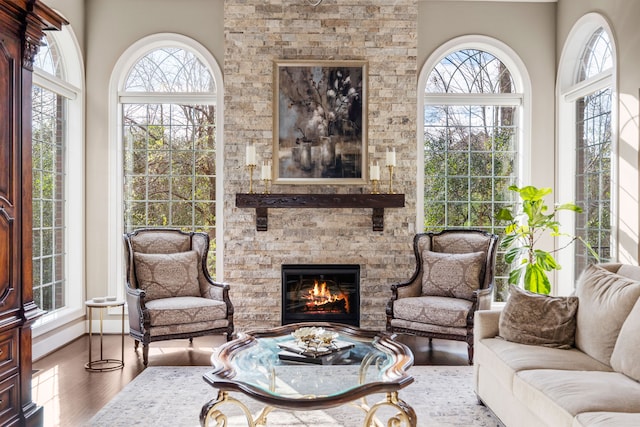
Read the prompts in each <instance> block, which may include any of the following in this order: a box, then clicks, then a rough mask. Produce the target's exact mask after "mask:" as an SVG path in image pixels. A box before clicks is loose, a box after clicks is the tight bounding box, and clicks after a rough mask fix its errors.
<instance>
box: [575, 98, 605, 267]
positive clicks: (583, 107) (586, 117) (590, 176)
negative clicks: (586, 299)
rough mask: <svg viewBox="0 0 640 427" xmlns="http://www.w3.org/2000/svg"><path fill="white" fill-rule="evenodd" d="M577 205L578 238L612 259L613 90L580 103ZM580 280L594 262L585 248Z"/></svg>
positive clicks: (580, 253)
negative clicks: (578, 210)
mask: <svg viewBox="0 0 640 427" xmlns="http://www.w3.org/2000/svg"><path fill="white" fill-rule="evenodd" d="M576 108H577V113H576V117H578V122H577V124H576V136H577V141H576V204H577V205H578V206H580V207H582V209H583V215H578V217H577V220H576V231H575V233H576V235H577V236H579V237H581V238H583V239H584V240H585V241H586V242H588V243H589V244H590V245H591V247H592V248H593V250H594V251H595V252H596V253H597V254H598V256H599V257H600V261H609V260H610V257H611V241H610V239H611V90H610V89H605V90H600V91H597V92H595V93H593V94H591V95H588V96H586V97H584V98H581V99H579V100H578V101H577V102H576ZM575 246H576V247H575V257H576V263H575V270H574V272H575V274H576V277H578V275H579V274H580V273H581V272H582V271H583V270H584V268H585V267H586V266H587V265H588V264H589V263H592V262H594V261H595V260H594V258H593V257H592V256H591V254H590V253H589V251H588V249H587V248H585V247H584V246H583V245H575Z"/></svg>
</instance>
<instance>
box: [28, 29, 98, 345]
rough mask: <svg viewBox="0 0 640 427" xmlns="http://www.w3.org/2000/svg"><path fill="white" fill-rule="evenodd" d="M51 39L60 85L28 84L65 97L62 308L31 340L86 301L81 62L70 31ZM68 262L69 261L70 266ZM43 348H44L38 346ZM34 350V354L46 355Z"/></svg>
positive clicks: (39, 80) (48, 80)
mask: <svg viewBox="0 0 640 427" xmlns="http://www.w3.org/2000/svg"><path fill="white" fill-rule="evenodd" d="M47 37H49V38H51V39H53V40H55V42H56V44H57V46H58V48H59V52H58V53H59V54H60V61H62V63H63V68H64V70H65V74H66V76H65V80H64V81H63V80H61V79H59V78H57V77H55V76H52V75H50V74H49V73H46V72H43V71H41V70H39V69H37V68H35V67H34V70H33V84H34V85H37V86H40V87H43V88H45V89H48V90H51V91H53V92H55V93H57V94H60V95H62V96H63V97H65V98H66V122H65V134H64V139H65V165H64V167H65V173H66V182H65V189H64V192H65V206H64V212H65V229H66V231H65V273H64V274H65V284H66V286H65V307H63V308H61V309H59V310H55V311H53V312H51V313H47V314H45V315H44V316H42V317H40V318H39V319H38V320H37V321H36V322H35V323H34V325H33V332H32V333H33V335H32V336H33V338H36V337H39V336H41V335H43V334H46V333H47V332H50V331H52V330H55V329H57V328H59V327H61V326H64V325H65V324H68V323H70V322H72V321H74V320H76V319H78V318H80V317H82V316H84V300H85V298H84V296H85V286H84V285H85V262H84V260H85V244H84V241H85V227H84V223H85V208H84V207H85V190H84V188H85V185H84V182H85V180H84V177H85V174H84V173H85V162H84V151H85V150H84V65H83V64H84V61H83V58H82V54H81V51H80V46H79V44H78V40H77V38H76V36H75V34H74V33H73V31H72V29H71V27H70V26H64V27H63V28H62V29H61V31H51V32H47ZM71 260H73V262H71ZM43 345H44V347H47V346H48V345H49V344H48V343H45V344H43ZM48 349H49V348H48V347H47V348H46V349H44V348H43V349H40V348H39V347H38V348H36V346H34V349H33V354H34V356H37V355H38V354H40V353H46V352H48Z"/></svg>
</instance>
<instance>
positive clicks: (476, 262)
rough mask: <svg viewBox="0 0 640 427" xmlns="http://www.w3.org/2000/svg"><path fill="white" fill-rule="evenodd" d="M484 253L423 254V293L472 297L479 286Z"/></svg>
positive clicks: (429, 252) (428, 252) (427, 252)
mask: <svg viewBox="0 0 640 427" xmlns="http://www.w3.org/2000/svg"><path fill="white" fill-rule="evenodd" d="M484 258H485V255H484V252H470V253H462V254H452V253H441V252H431V251H424V252H423V253H422V270H423V271H422V295H429V296H439V297H453V298H463V299H471V298H472V296H473V292H474V291H475V290H477V289H479V288H480V275H481V274H482V267H483V265H484Z"/></svg>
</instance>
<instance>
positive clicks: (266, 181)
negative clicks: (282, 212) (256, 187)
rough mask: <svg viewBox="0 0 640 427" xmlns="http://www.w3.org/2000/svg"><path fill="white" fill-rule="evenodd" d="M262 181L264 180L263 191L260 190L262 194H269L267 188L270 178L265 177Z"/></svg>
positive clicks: (269, 191)
mask: <svg viewBox="0 0 640 427" xmlns="http://www.w3.org/2000/svg"><path fill="white" fill-rule="evenodd" d="M262 181H264V191H263V192H262V194H271V190H270V189H269V185H270V184H271V180H270V179H269V178H265V179H263V180H262Z"/></svg>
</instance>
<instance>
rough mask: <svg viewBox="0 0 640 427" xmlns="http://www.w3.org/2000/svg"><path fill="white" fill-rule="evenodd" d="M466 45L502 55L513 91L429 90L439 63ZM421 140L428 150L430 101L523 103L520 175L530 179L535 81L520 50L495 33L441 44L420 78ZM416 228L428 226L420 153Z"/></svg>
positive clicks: (420, 146) (421, 147)
mask: <svg viewBox="0 0 640 427" xmlns="http://www.w3.org/2000/svg"><path fill="white" fill-rule="evenodd" d="M463 49H478V50H482V51H485V52H488V53H490V54H492V55H493V56H495V57H496V58H498V59H499V60H500V61H502V63H503V64H504V65H505V66H506V67H507V68H508V69H509V71H510V73H511V77H512V79H513V82H514V85H515V93H512V94H493V95H491V94H430V95H427V94H426V93H425V89H426V85H427V79H428V78H429V75H430V74H431V72H432V70H433V69H434V68H435V66H436V65H437V64H438V63H439V62H440V61H441V60H442V59H443V58H445V57H446V56H447V55H449V54H451V53H453V52H456V51H458V50H463ZM417 98H418V102H417V104H418V109H417V118H418V120H416V122H417V133H416V135H417V141H416V148H417V152H418V153H422V152H423V151H424V106H425V105H428V104H438V105H442V104H445V103H446V104H449V105H483V104H488V103H491V105H500V104H503V105H506V104H505V102H507V103H508V105H511V103H513V102H517V103H519V104H520V108H519V109H518V127H519V133H518V142H519V145H518V153H519V156H518V172H519V176H518V179H519V180H520V181H521V182H526V181H528V180H529V179H530V168H529V164H528V163H527V162H525V161H524V159H529V158H530V157H531V156H530V150H531V148H530V147H531V144H530V140H531V81H530V79H529V73H528V72H527V68H526V67H525V65H524V62H523V61H522V60H521V59H520V57H519V56H518V54H517V53H516V52H515V51H514V50H513V49H511V48H510V47H509V46H508V45H506V44H505V43H503V42H501V41H499V40H496V39H494V38H491V37H487V36H481V35H467V36H461V37H457V38H454V39H451V40H449V41H448V42H446V43H444V44H443V45H441V46H440V47H439V48H437V49H436V50H435V51H434V52H433V53H432V54H431V55H429V58H427V60H426V61H425V63H424V65H423V66H422V69H421V71H420V76H419V78H418V97H417ZM416 175H417V176H416V187H417V188H416V191H417V197H416V230H418V231H419V232H421V230H422V229H423V228H424V156H422V155H418V156H417V162H416Z"/></svg>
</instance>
